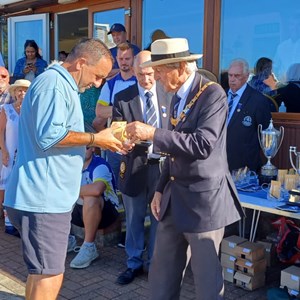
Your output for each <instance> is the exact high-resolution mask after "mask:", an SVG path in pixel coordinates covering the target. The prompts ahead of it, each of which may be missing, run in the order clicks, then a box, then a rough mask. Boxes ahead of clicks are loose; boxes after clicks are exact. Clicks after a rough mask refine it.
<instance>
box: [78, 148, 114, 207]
mask: <svg viewBox="0 0 300 300" xmlns="http://www.w3.org/2000/svg"><path fill="white" fill-rule="evenodd" d="M97 181H101V182H103V183H104V184H105V191H104V194H103V198H104V200H105V201H110V202H111V203H112V204H113V205H114V206H115V207H116V208H117V207H118V205H119V199H118V196H117V193H116V183H115V178H114V175H113V172H112V170H111V167H110V166H109V164H108V163H107V161H106V160H105V159H103V158H102V157H100V156H97V155H94V154H93V157H92V161H91V162H90V164H89V165H88V167H87V168H86V169H84V170H82V179H81V185H87V184H91V183H94V182H97Z"/></svg>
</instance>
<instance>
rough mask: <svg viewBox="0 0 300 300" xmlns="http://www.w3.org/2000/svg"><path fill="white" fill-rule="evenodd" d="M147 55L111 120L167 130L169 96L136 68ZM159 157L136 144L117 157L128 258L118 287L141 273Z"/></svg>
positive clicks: (149, 72) (153, 226)
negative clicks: (142, 123) (146, 218)
mask: <svg viewBox="0 0 300 300" xmlns="http://www.w3.org/2000/svg"><path fill="white" fill-rule="evenodd" d="M150 58H151V53H150V52H149V51H141V52H140V53H139V54H138V55H137V56H136V57H135V59H134V65H133V70H134V73H135V76H136V78H137V80H138V83H136V84H134V85H132V86H130V87H128V88H127V89H125V90H123V91H121V92H119V93H117V94H116V95H115V101H114V105H113V120H115V121H116V120H123V121H127V122H133V121H140V122H145V123H147V124H150V125H152V126H153V127H155V128H167V125H168V120H169V119H168V117H167V116H168V113H169V106H170V100H169V101H168V97H169V95H168V94H167V93H166V92H164V90H163V88H162V87H161V86H160V85H159V84H158V83H156V82H155V79H154V71H153V69H152V68H151V67H148V68H143V69H142V68H140V64H141V63H143V62H145V61H147V60H149V59H150ZM159 164H160V155H158V154H157V153H155V151H153V147H152V146H151V145H149V143H137V145H136V146H135V148H134V149H133V151H132V152H129V153H128V154H127V155H123V156H122V158H121V164H120V172H119V189H120V191H121V192H122V198H123V203H124V207H125V213H126V240H125V250H126V253H127V256H128V259H127V269H126V270H125V271H124V272H123V273H121V274H120V275H119V277H118V279H117V283H119V284H128V283H130V282H132V281H133V280H134V278H135V277H136V276H137V275H139V274H141V273H142V271H143V258H142V256H143V250H144V235H145V229H144V221H145V216H146V214H147V207H148V204H150V203H151V200H152V198H153V195H154V192H155V188H156V184H157V182H158V179H159V176H160V168H159ZM150 217H151V226H150V236H149V243H148V247H147V251H148V258H147V260H146V264H145V269H146V271H147V270H148V268H149V264H150V261H151V257H152V253H153V248H154V240H155V232H156V227H157V221H156V219H155V218H154V217H153V215H152V214H151V215H150Z"/></svg>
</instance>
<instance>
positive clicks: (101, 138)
mask: <svg viewBox="0 0 300 300" xmlns="http://www.w3.org/2000/svg"><path fill="white" fill-rule="evenodd" d="M93 146H97V147H100V148H102V149H105V150H106V149H108V150H111V151H113V152H121V153H122V154H126V153H127V152H128V151H130V150H131V149H132V147H133V146H134V144H128V143H126V144H124V143H122V142H121V141H119V140H118V139H116V138H115V137H114V135H113V133H112V129H111V128H106V129H104V130H101V131H100V132H98V133H95V141H94V143H93Z"/></svg>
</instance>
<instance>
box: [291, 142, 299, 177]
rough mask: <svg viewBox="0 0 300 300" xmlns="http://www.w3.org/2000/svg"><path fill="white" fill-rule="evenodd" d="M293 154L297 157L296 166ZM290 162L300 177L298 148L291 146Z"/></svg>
mask: <svg viewBox="0 0 300 300" xmlns="http://www.w3.org/2000/svg"><path fill="white" fill-rule="evenodd" d="M292 153H294V154H295V156H296V165H294V161H293V156H292ZM290 162H291V165H292V167H293V169H294V170H295V171H296V173H297V174H298V175H300V152H297V147H295V146H290Z"/></svg>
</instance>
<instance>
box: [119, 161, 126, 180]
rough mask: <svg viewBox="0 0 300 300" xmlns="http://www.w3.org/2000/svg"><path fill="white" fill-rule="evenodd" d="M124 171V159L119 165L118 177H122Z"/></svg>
mask: <svg viewBox="0 0 300 300" xmlns="http://www.w3.org/2000/svg"><path fill="white" fill-rule="evenodd" d="M125 171H126V164H125V162H124V161H122V162H121V165H120V177H121V178H124V174H125Z"/></svg>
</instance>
